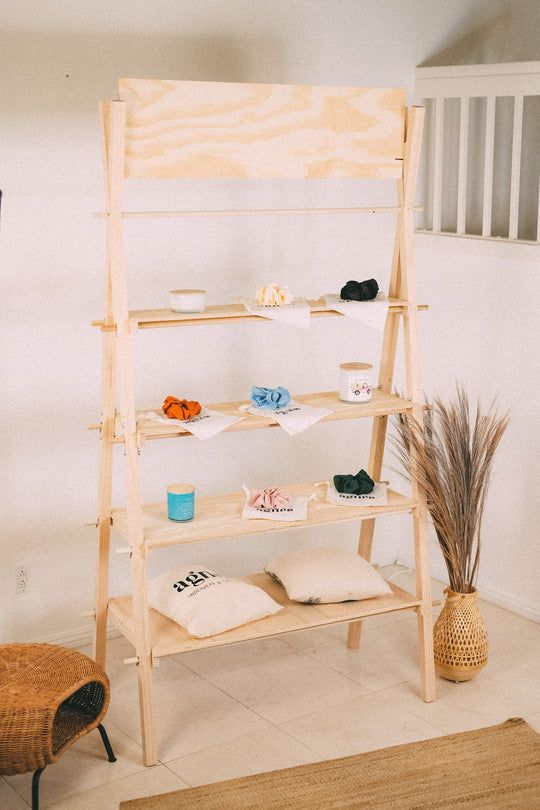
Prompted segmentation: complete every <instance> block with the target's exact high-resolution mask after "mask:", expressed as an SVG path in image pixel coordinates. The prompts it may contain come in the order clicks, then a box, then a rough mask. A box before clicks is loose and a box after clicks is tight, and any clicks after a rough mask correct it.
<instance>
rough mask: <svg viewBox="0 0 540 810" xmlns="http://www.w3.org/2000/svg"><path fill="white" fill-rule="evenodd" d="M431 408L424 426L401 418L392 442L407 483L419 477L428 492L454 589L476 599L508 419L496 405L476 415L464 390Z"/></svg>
mask: <svg viewBox="0 0 540 810" xmlns="http://www.w3.org/2000/svg"><path fill="white" fill-rule="evenodd" d="M427 405H428V408H427V409H426V410H425V413H424V424H423V426H422V425H420V424H419V423H418V422H417V421H416V420H415V419H414V418H413V417H412V416H408V415H407V414H398V415H397V418H396V421H395V424H396V427H397V436H395V437H393V439H392V442H393V445H394V447H395V449H396V455H397V457H398V459H399V461H400V464H401V467H402V470H403V472H404V475H405V477H406V478H407V480H409V481H410V480H411V479H412V478H413V477H414V478H415V479H416V480H417V481H418V484H419V485H420V486H421V487H422V488H423V489H424V490H425V494H426V499H427V506H428V509H429V513H430V515H431V519H432V521H433V525H434V527H435V531H436V533H437V537H438V540H439V544H440V547H441V550H442V553H443V556H444V560H445V563H446V568H447V570H448V576H449V578H450V587H451V588H452V590H453V591H456V592H457V593H471V592H473V591H474V589H475V582H476V577H477V574H478V563H479V560H480V529H481V524H482V514H483V511H484V505H485V500H486V495H487V490H488V486H489V480H490V473H491V466H492V463H493V457H494V455H495V451H496V449H497V446H498V444H499V442H500V440H501V438H502V436H503V434H504V431H505V430H506V426H507V424H508V414H505V415H503V416H500V415H499V414H498V412H497V410H496V409H495V407H494V404H493V403H492V404H491V406H490V407H489V409H488V411H487V413H484V414H483V413H481V410H480V404H477V406H476V409H475V412H474V413H473V414H471V407H470V404H469V398H468V396H467V394H466V393H465V391H464V389H463V387H462V386H461V385H458V386H457V394H456V398H455V400H454V401H453V402H450V403H449V404H445V403H444V402H443V401H442V400H441V399H440V398H439V397H435V398H434V400H433V402H428V403H427Z"/></svg>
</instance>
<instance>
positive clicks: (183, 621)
mask: <svg viewBox="0 0 540 810" xmlns="http://www.w3.org/2000/svg"><path fill="white" fill-rule="evenodd" d="M148 603H149V605H150V607H152V608H154V609H155V610H159V612H160V613H163V614H164V615H165V616H167V617H168V618H169V619H172V620H173V622H177V623H178V624H180V625H182V627H185V629H186V630H187V631H188V633H189V634H190V635H191V636H195V637H196V638H205V637H206V636H214V635H216V634H217V633H224V632H225V631H226V630H231V629H232V628H233V627H239V626H240V625H242V624H247V623H248V622H253V621H255V619H262V618H263V617H264V616H271V615H272V614H273V613H277V612H278V611H280V610H282V606H281V605H278V603H277V602H274V600H273V599H272V598H271V597H270V596H268V594H267V593H266V592H265V591H263V590H262V588H258V587H257V586H256V585H250V584H248V583H247V582H239V581H237V580H233V579H228V578H227V577H221V576H218V574H215V573H214V572H213V571H209V570H208V569H207V568H205V567H204V566H203V565H191V566H188V565H183V566H180V567H179V568H175V569H174V570H172V571H168V572H167V573H166V574H162V575H161V576H160V577H157V578H156V579H154V580H152V581H151V582H149V583H148Z"/></svg>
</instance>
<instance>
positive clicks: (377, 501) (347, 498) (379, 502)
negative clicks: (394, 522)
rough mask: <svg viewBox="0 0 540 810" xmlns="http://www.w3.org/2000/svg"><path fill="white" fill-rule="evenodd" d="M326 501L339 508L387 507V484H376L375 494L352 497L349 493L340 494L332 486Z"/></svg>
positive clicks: (329, 488)
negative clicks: (335, 504) (337, 505)
mask: <svg viewBox="0 0 540 810" xmlns="http://www.w3.org/2000/svg"><path fill="white" fill-rule="evenodd" d="M326 499H327V500H329V501H332V503H337V504H339V506H386V504H387V503H388V495H387V492H386V484H375V486H374V487H373V492H369V493H368V494H366V495H352V494H350V493H348V492H338V491H337V490H336V489H335V487H333V486H332V485H331V484H329V485H328V489H327V491H326Z"/></svg>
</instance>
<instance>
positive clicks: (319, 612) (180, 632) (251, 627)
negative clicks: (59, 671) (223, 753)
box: [109, 574, 419, 659]
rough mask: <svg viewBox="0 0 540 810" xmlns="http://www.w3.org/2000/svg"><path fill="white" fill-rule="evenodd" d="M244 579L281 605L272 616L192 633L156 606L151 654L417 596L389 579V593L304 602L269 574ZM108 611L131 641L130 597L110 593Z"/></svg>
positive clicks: (366, 611)
mask: <svg viewBox="0 0 540 810" xmlns="http://www.w3.org/2000/svg"><path fill="white" fill-rule="evenodd" d="M239 579H241V580H242V581H244V582H250V583H251V584H253V585H257V586H258V587H259V588H262V589H263V590H264V591H266V593H268V594H269V595H270V596H271V597H272V599H274V600H275V601H276V602H278V603H279V604H280V605H283V607H284V610H282V611H281V612H280V613H276V614H274V615H273V616H267V617H266V618H264V619H259V620H258V621H256V622H249V624H244V625H242V627H236V628H234V630H227V632H226V633H219V634H218V635H216V636H209V637H208V638H193V636H190V635H189V633H187V632H186V631H185V630H184V628H183V627H180V625H179V624H176V622H173V621H171V620H170V619H168V618H167V617H166V616H164V615H163V614H162V613H158V611H157V610H150V639H151V641H150V643H151V647H152V658H154V659H155V658H160V657H162V656H165V655H175V654H176V653H181V652H188V651H189V650H203V649H205V648H208V647H220V646H223V645H224V644H235V643H237V642H240V641H249V640H250V639H255V638H266V637H268V636H274V635H277V634H279V633H290V632H293V631H294V630H307V629H308V628H310V627H320V626H322V625H326V624H328V625H330V624H335V623H336V622H347V621H351V619H358V618H364V617H366V616H375V615H378V614H380V613H390V612H392V611H395V610H414V609H415V608H416V607H418V604H419V600H418V599H417V598H416V597H415V596H413V595H412V594H410V593H407V592H406V591H403V590H402V589H401V588H398V587H397V585H394V584H393V583H392V582H389V583H388V584H389V586H390V588H391V589H392V593H391V594H385V595H384V596H378V597H375V598H373V599H362V600H361V601H359V602H338V603H336V604H331V605H304V604H301V603H300V602H293V601H291V600H290V599H289V597H288V596H287V593H286V591H285V589H284V588H282V587H281V585H278V584H277V583H276V582H274V581H273V580H272V579H270V577H269V576H268V575H267V574H252V575H251V576H247V577H239ZM109 613H110V616H111V618H112V621H113V622H114V624H115V626H116V627H117V629H118V630H120V632H121V633H122V634H123V635H124V636H125V637H126V638H127V639H128V640H129V641H131V643H132V644H133V639H134V632H133V618H132V599H131V597H130V596H121V597H118V598H116V599H111V601H110V603H109Z"/></svg>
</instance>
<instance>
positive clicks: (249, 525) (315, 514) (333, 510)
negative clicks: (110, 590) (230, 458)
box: [112, 484, 415, 549]
mask: <svg viewBox="0 0 540 810" xmlns="http://www.w3.org/2000/svg"><path fill="white" fill-rule="evenodd" d="M286 489H287V492H290V493H291V494H292V495H296V496H309V495H311V494H312V493H314V492H317V491H318V492H319V497H320V498H321V500H318V501H315V502H311V503H310V504H309V505H308V517H307V520H302V521H297V522H290V521H283V522H278V521H273V520H244V518H242V507H243V505H244V499H245V495H244V493H243V492H235V493H233V494H228V495H211V496H209V497H198V496H197V494H196V495H195V517H194V519H193V520H190V521H186V523H175V522H174V521H172V520H169V519H168V517H167V504H166V503H157V504H153V505H150V506H143V525H144V537H145V545H146V548H147V549H150V548H164V547H166V546H175V545H181V544H184V543H198V542H202V541H205V540H220V539H222V540H227V539H230V538H232V537H246V536H248V535H256V534H272V533H274V534H275V533H276V532H283V531H290V530H291V529H305V528H309V527H310V526H321V525H323V524H326V523H341V522H345V521H351V520H364V519H365V518H370V517H373V516H380V515H389V514H396V513H398V512H410V511H411V510H412V509H413V508H414V506H415V502H414V501H413V500H411V499H410V498H406V497H405V496H404V495H400V494H399V493H397V492H394V491H393V490H391V489H389V490H388V504H387V505H386V506H340V505H338V504H335V503H332V502H330V501H326V500H322V496H323V495H324V494H325V487H317V488H315V486H314V485H313V484H295V485H292V486H287V487H286ZM112 521H113V527H114V528H115V529H116V531H117V532H118V533H119V534H120V535H121V536H122V537H128V528H127V522H126V510H125V509H113V512H112Z"/></svg>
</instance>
